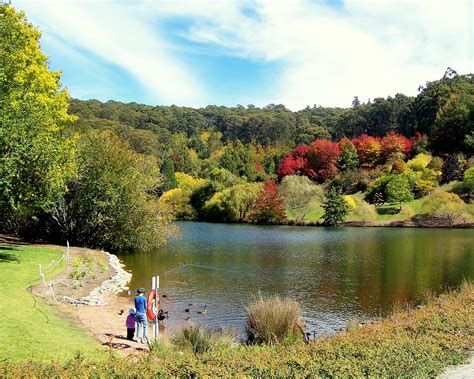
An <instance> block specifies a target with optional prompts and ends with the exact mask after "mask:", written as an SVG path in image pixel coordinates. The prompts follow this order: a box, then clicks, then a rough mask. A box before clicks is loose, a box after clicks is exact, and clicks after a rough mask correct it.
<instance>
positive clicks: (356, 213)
mask: <svg viewBox="0 0 474 379" xmlns="http://www.w3.org/2000/svg"><path fill="white" fill-rule="evenodd" d="M354 203H355V206H354V208H353V209H352V212H351V214H352V216H353V217H354V218H355V219H357V220H360V221H362V222H363V223H364V224H365V223H366V222H369V221H374V220H375V219H376V218H377V210H376V209H375V206H374V205H372V204H369V203H367V202H365V201H364V200H362V199H356V200H355V201H354Z"/></svg>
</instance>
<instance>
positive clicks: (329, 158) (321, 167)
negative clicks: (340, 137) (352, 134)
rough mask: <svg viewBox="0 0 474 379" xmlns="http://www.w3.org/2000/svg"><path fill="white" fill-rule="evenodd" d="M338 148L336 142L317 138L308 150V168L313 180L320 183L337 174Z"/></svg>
mask: <svg viewBox="0 0 474 379" xmlns="http://www.w3.org/2000/svg"><path fill="white" fill-rule="evenodd" d="M339 154H340V150H339V144H338V143H337V142H332V141H328V140H326V139H317V140H316V141H314V142H313V143H312V144H311V147H310V148H309V150H308V153H307V156H308V170H307V172H309V173H311V174H312V176H310V177H311V178H312V179H313V180H316V181H317V182H319V183H322V182H324V181H326V180H328V179H332V178H334V177H335V176H336V175H337V166H336V164H337V159H338V158H339Z"/></svg>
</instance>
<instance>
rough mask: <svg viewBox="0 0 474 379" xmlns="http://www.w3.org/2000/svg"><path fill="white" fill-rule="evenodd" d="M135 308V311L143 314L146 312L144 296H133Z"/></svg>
mask: <svg viewBox="0 0 474 379" xmlns="http://www.w3.org/2000/svg"><path fill="white" fill-rule="evenodd" d="M135 309H136V310H137V313H141V314H145V313H146V297H145V296H135Z"/></svg>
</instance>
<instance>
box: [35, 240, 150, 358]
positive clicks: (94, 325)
mask: <svg viewBox="0 0 474 379" xmlns="http://www.w3.org/2000/svg"><path fill="white" fill-rule="evenodd" d="M43 246H45V245H43ZM51 246H53V245H51ZM54 246H55V247H56V248H57V247H58V246H57V245H54ZM61 248H62V247H61ZM69 254H70V257H69V262H70V263H69V264H68V265H67V266H66V267H65V268H64V269H63V270H62V271H61V272H60V273H59V274H57V275H56V276H55V277H54V278H52V279H50V280H48V282H49V283H50V284H51V285H52V287H53V288H54V292H55V295H56V298H58V300H59V303H56V302H54V300H53V298H52V296H51V293H50V292H49V291H48V289H47V288H45V286H44V285H43V284H42V283H40V284H37V285H34V286H32V287H31V291H32V294H33V295H35V296H38V297H40V298H41V299H42V300H43V301H45V302H46V303H47V304H48V305H49V306H51V307H53V308H55V309H56V311H57V312H58V314H59V316H60V317H62V318H64V319H65V320H70V321H71V322H73V323H74V324H76V325H78V326H79V327H80V328H81V329H83V330H85V331H86V332H87V333H88V334H90V335H91V336H92V337H93V338H94V339H95V340H96V341H97V344H98V346H100V345H102V346H105V347H108V348H110V349H111V350H112V349H113V350H114V351H117V352H119V353H120V355H123V356H126V355H130V354H134V353H141V352H144V351H148V346H147V345H143V344H139V343H137V342H135V341H129V340H127V339H126V337H125V336H126V327H125V318H126V317H127V315H128V310H129V308H131V307H132V306H133V304H132V303H133V299H130V298H128V297H124V296H121V295H120V293H121V292H123V291H124V290H126V289H128V286H127V285H128V283H129V282H130V279H131V277H132V274H131V273H129V272H128V271H126V270H125V269H124V265H123V264H122V263H121V262H120V259H119V258H118V256H116V255H115V254H111V253H108V252H105V251H102V250H95V249H87V248H79V247H71V248H70V253H69ZM85 256H87V257H89V256H90V257H93V258H94V259H95V260H98V259H105V261H106V262H107V270H105V271H103V272H102V277H101V278H100V279H99V278H97V279H96V280H94V281H85V282H84V283H82V284H81V285H75V284H74V283H72V284H71V283H70V282H71V279H70V278H69V276H70V274H71V270H72V264H73V263H72V262H74V261H75V260H77V259H80V258H81V257H85Z"/></svg>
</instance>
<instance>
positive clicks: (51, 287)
mask: <svg viewBox="0 0 474 379" xmlns="http://www.w3.org/2000/svg"><path fill="white" fill-rule="evenodd" d="M64 260H66V261H67V263H66V265H68V264H69V241H66V253H65V254H63V255H61V258H59V260H57V261H56V260H55V259H53V260H51V262H49V264H47V265H46V266H43V265H42V264H41V263H40V264H39V265H38V269H39V274H40V277H41V280H42V281H43V284H44V286H45V287H47V288H49V290H50V292H51V295H52V296H53V299H54V301H55V302H56V303H57V304H60V303H61V302H60V301H58V300H57V299H56V295H55V294H54V289H53V284H52V283H48V282H46V277H45V275H44V272H43V269H48V268H50V267H51V266H52V265H53V264H60V263H61V262H62V261H64Z"/></svg>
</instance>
